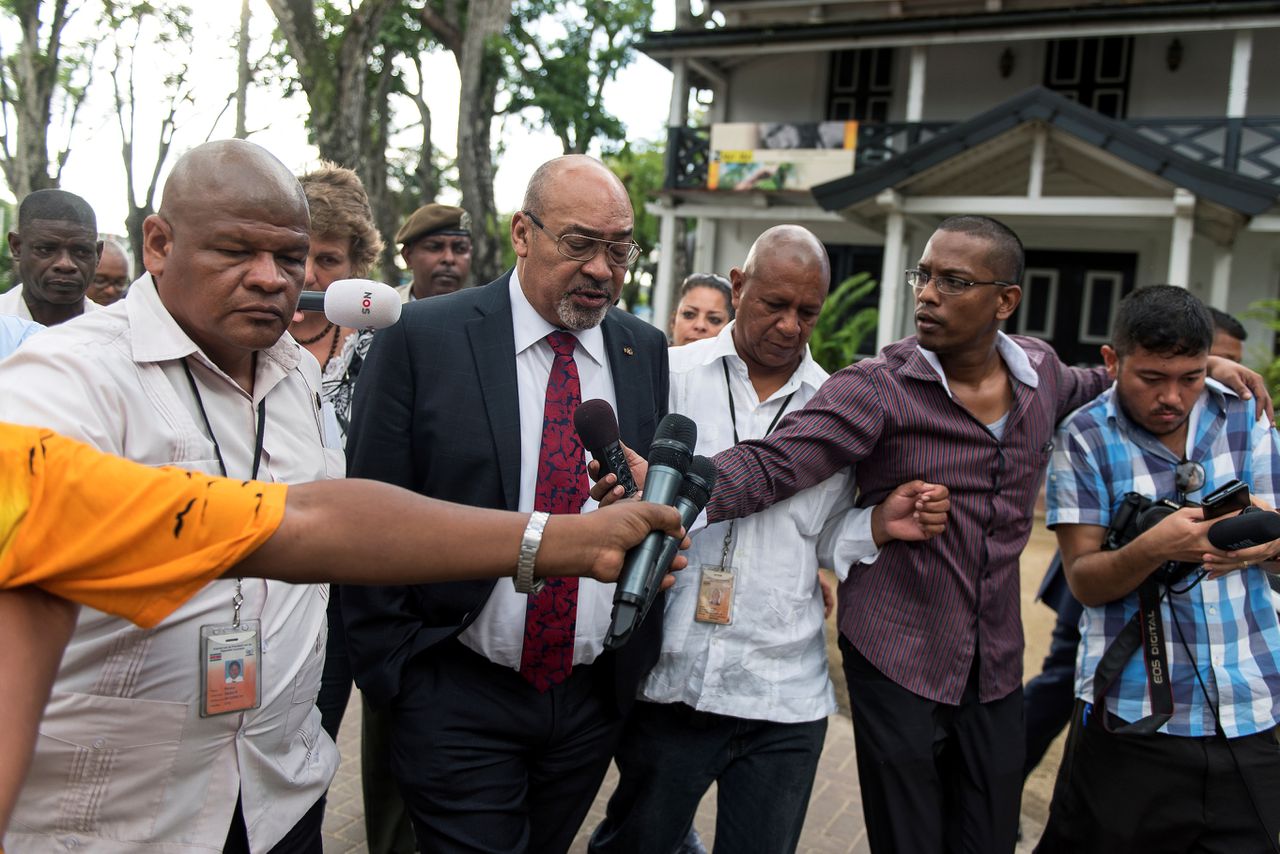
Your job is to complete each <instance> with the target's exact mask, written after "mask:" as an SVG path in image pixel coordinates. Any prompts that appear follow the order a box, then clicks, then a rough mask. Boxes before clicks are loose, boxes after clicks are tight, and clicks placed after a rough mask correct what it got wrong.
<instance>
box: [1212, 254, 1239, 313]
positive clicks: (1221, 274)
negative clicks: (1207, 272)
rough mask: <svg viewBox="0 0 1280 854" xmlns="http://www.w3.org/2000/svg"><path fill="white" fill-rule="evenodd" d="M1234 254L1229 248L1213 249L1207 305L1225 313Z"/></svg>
mask: <svg viewBox="0 0 1280 854" xmlns="http://www.w3.org/2000/svg"><path fill="white" fill-rule="evenodd" d="M1234 257H1235V252H1234V251H1233V250H1232V247H1230V246H1214V248H1213V282H1212V283H1211V284H1210V286H1209V305H1211V306H1213V307H1214V308H1216V309H1219V310H1221V311H1227V310H1228V309H1227V298H1228V296H1229V295H1230V290H1231V261H1232V259H1233V258H1234Z"/></svg>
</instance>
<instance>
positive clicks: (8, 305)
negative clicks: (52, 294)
mask: <svg viewBox="0 0 1280 854" xmlns="http://www.w3.org/2000/svg"><path fill="white" fill-rule="evenodd" d="M101 309H102V306H100V305H98V304H97V303H96V302H94V301H93V300H91V299H89V298H88V297H85V298H84V313H85V314H89V313H90V312H94V311H99V310H101ZM0 314H11V315H13V316H14V317H21V318H22V319H23V320H35V318H33V317H32V316H31V309H30V308H29V307H28V306H27V301H26V300H25V299H23V298H22V285H20V284H18V285H14V286H13V287H11V288H9V290H7V291H5V292H4V293H2V294H0Z"/></svg>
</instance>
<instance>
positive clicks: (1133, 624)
mask: <svg viewBox="0 0 1280 854" xmlns="http://www.w3.org/2000/svg"><path fill="white" fill-rule="evenodd" d="M1139 648H1141V649H1142V657H1143V659H1144V660H1145V664H1146V672H1147V694H1148V696H1149V697H1150V698H1151V714H1149V715H1147V716H1146V717H1145V718H1142V719H1141V720H1136V721H1134V722H1133V723H1129V724H1125V725H1123V726H1120V727H1115V728H1114V729H1113V728H1112V726H1111V722H1110V716H1109V715H1107V714H1105V710H1106V702H1105V700H1106V696H1107V692H1108V691H1110V690H1111V688H1112V686H1113V685H1115V683H1116V682H1117V681H1118V680H1119V678H1120V674H1121V673H1123V672H1124V666H1125V663H1126V662H1128V661H1129V657H1130V656H1131V655H1133V654H1134V653H1135V652H1137V651H1138V649H1139ZM1093 703H1094V705H1095V706H1096V707H1097V708H1098V710H1099V712H1103V714H1102V715H1101V720H1102V725H1103V726H1104V727H1106V730H1107V732H1110V733H1114V734H1117V735H1151V734H1153V733H1155V731H1156V730H1158V729H1160V727H1162V726H1164V724H1165V722H1166V721H1168V720H1169V718H1171V717H1172V716H1173V688H1172V687H1171V686H1170V684H1169V655H1168V652H1167V649H1166V647H1165V643H1164V620H1163V618H1162V617H1161V616H1160V584H1159V583H1157V582H1156V581H1153V580H1152V579H1150V578H1148V579H1147V580H1146V581H1144V582H1142V586H1141V587H1139V588H1138V611H1137V613H1135V614H1134V615H1133V617H1132V618H1130V620H1129V622H1127V623H1125V625H1124V628H1123V629H1121V630H1120V634H1118V635H1116V638H1115V640H1113V641H1112V642H1111V643H1110V644H1109V645H1108V646H1107V648H1106V650H1105V651H1104V652H1103V653H1102V659H1101V660H1100V661H1099V662H1098V668H1097V669H1096V670H1095V671H1094V672H1093Z"/></svg>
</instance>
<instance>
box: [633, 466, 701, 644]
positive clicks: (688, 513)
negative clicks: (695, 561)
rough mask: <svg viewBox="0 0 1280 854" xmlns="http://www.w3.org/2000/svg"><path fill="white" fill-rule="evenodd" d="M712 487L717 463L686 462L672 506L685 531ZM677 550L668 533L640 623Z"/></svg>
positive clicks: (696, 517)
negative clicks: (678, 514)
mask: <svg viewBox="0 0 1280 854" xmlns="http://www.w3.org/2000/svg"><path fill="white" fill-rule="evenodd" d="M715 486H716V464H715V463H713V462H711V460H710V459H708V458H707V457H703V456H697V457H694V458H693V462H691V463H689V470H688V471H687V472H685V473H684V483H682V484H681V485H680V494H679V495H678V496H676V504H675V507H676V509H677V510H679V511H680V524H681V525H683V526H684V529H685V530H686V531H687V530H689V528H690V526H692V525H693V523H694V522H695V521H697V519H698V514H700V513H701V512H702V511H703V508H705V507H706V506H707V502H709V501H710V500H711V492H712V490H714V489H715ZM679 550H680V540H678V539H676V538H675V537H673V536H671V535H670V534H666V535H665V536H663V538H662V551H660V552H658V560H657V562H656V563H655V568H656V569H657V570H658V571H657V572H655V573H653V576H652V578H651V579H650V581H651V584H650V586H649V588H647V589H646V590H645V591H644V599H645V601H644V607H643V608H642V609H641V610H640V622H644V618H645V617H646V616H647V615H648V613H649V606H650V605H652V604H653V600H655V599H657V598H658V591H659V590H660V589H662V579H663V578H664V577H665V576H666V574H667V573H668V572H669V571H670V570H671V561H673V560H675V559H676V552H678V551H679Z"/></svg>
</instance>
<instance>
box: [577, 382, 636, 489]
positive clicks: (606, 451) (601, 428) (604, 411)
mask: <svg viewBox="0 0 1280 854" xmlns="http://www.w3.org/2000/svg"><path fill="white" fill-rule="evenodd" d="M573 429H575V430H577V431H578V438H579V439H581V440H582V446H583V447H584V448H586V449H587V450H588V451H590V452H591V459H593V460H595V461H596V462H597V463H599V464H600V476H601V477H603V476H604V475H605V474H607V473H612V474H613V476H614V477H616V478H617V479H618V485H619V486H621V487H622V489H623V491H624V492H625V493H626V495H625V496H624V497H626V498H630V497H631V496H633V495H635V494H636V481H635V478H633V477H632V476H631V467H630V466H628V465H627V458H626V455H625V454H623V452H622V445H621V444H620V442H619V437H618V419H617V418H616V417H615V416H614V414H613V407H612V406H610V405H609V401H607V400H600V399H599V398H596V399H594V400H584V401H583V402H582V403H581V404H580V405H579V406H578V408H577V409H575V410H574V412H573Z"/></svg>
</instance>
